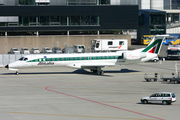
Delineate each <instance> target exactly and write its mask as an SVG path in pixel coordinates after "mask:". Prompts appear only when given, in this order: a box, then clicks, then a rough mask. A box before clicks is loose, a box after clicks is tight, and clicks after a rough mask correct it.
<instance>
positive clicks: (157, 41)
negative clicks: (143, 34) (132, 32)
mask: <svg viewBox="0 0 180 120" xmlns="http://www.w3.org/2000/svg"><path fill="white" fill-rule="evenodd" d="M168 36H169V35H155V36H154V37H153V39H152V40H151V42H150V43H149V44H148V46H147V47H146V48H144V49H143V50H142V51H141V52H146V53H155V54H159V52H160V50H161V46H162V42H163V40H164V39H165V38H166V37H168Z"/></svg>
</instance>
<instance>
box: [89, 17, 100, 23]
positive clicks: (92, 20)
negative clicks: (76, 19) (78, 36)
mask: <svg viewBox="0 0 180 120" xmlns="http://www.w3.org/2000/svg"><path fill="white" fill-rule="evenodd" d="M91 25H99V16H91Z"/></svg>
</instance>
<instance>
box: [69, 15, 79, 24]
mask: <svg viewBox="0 0 180 120" xmlns="http://www.w3.org/2000/svg"><path fill="white" fill-rule="evenodd" d="M70 25H80V16H71V20H70Z"/></svg>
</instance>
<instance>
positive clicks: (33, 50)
mask: <svg viewBox="0 0 180 120" xmlns="http://www.w3.org/2000/svg"><path fill="white" fill-rule="evenodd" d="M30 53H31V54H38V53H40V51H39V48H32V49H31V52H30Z"/></svg>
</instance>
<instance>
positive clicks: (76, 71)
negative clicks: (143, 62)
mask: <svg viewBox="0 0 180 120" xmlns="http://www.w3.org/2000/svg"><path fill="white" fill-rule="evenodd" d="M131 72H139V71H135V70H129V69H121V70H120V71H117V70H116V71H115V70H114V71H113V70H111V71H104V73H131ZM19 74H20V75H33V74H34V75H46V74H49V75H50V74H83V75H97V76H110V75H106V74H104V75H99V74H97V73H93V72H89V71H86V70H84V69H78V70H75V71H73V72H30V73H25V72H24V73H21V72H20V73H19ZM0 75H15V73H1V74H0Z"/></svg>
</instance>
